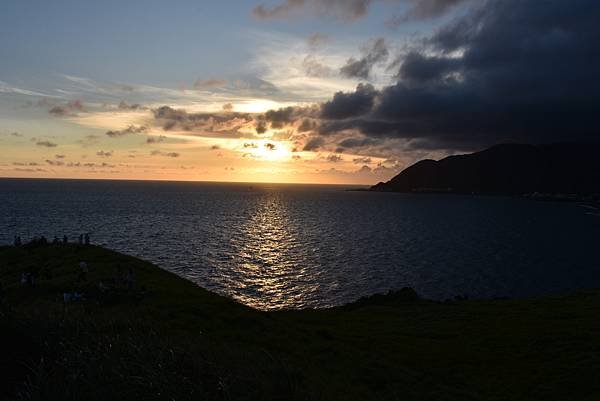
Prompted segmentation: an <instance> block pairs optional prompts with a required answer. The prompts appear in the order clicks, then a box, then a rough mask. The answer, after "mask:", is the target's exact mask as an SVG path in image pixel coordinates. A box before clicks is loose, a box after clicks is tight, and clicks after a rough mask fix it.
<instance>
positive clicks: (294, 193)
mask: <svg viewBox="0 0 600 401" xmlns="http://www.w3.org/2000/svg"><path fill="white" fill-rule="evenodd" d="M348 189H350V188H349V187H344V186H326V185H287V184H225V183H223V184H219V183H216V184H215V183H183V182H148V181H94V180H21V179H18V180H17V179H0V244H2V245H9V244H12V241H13V236H14V235H21V237H22V238H23V240H27V239H30V238H32V237H34V236H40V235H44V236H46V237H47V238H49V239H52V238H53V237H54V236H58V237H60V238H62V236H63V235H67V236H68V237H69V238H70V240H71V241H76V238H77V237H78V236H79V234H80V233H85V232H89V233H90V236H91V240H92V242H93V243H95V244H99V245H102V246H106V247H108V248H111V249H114V250H117V251H121V252H124V253H127V254H130V255H133V256H137V257H140V258H143V259H146V260H149V261H151V262H154V263H156V264H157V265H158V266H160V267H162V268H164V269H166V270H169V271H172V272H174V273H176V274H178V275H180V276H182V277H185V278H187V279H189V280H191V281H193V282H194V283H197V284H198V285H200V286H201V287H204V288H206V289H208V290H211V291H215V292H217V293H220V294H223V295H227V296H229V297H231V298H234V299H236V300H238V301H240V302H242V303H244V304H247V305H249V306H252V307H255V308H260V309H265V310H267V309H281V308H307V307H329V306H334V305H340V304H344V303H348V302H351V301H353V300H356V299H358V298H360V297H363V296H367V295H371V294H374V293H382V292H387V291H389V290H394V289H400V288H402V287H413V288H414V289H415V290H416V291H417V292H418V293H419V294H420V295H421V296H423V297H425V298H431V299H437V300H443V299H447V298H452V297H454V296H468V297H470V298H495V297H530V296H537V295H542V294H549V293H559V292H565V291H571V290H575V289H581V288H593V287H596V288H597V287H600V246H599V245H600V242H599V239H600V216H598V214H597V213H594V211H592V210H590V209H589V208H586V207H584V206H581V205H578V204H575V203H566V202H564V203H563V202H550V201H532V200H527V199H520V198H511V197H487V196H463V195H450V194H443V195H438V194H399V193H371V192H364V191H362V192H361V191H348Z"/></svg>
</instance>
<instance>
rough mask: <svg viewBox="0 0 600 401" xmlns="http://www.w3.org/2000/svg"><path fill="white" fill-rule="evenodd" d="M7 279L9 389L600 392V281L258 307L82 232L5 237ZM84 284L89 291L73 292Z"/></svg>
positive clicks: (119, 395) (118, 395) (264, 394)
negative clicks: (41, 238) (462, 296)
mask: <svg viewBox="0 0 600 401" xmlns="http://www.w3.org/2000/svg"><path fill="white" fill-rule="evenodd" d="M81 260H85V261H87V262H88V264H89V267H90V272H89V273H88V275H87V279H86V280H85V281H81V278H78V275H79V268H78V264H79V261H81ZM117 266H120V267H121V270H122V271H123V272H127V271H128V270H129V269H130V268H131V269H132V271H133V272H134V277H135V285H134V288H133V289H128V288H127V287H126V285H125V284H123V283H121V282H120V277H121V276H120V275H119V273H118V267H117ZM24 271H32V272H36V273H37V274H36V276H37V282H36V284H35V287H31V286H23V285H21V284H20V282H19V281H20V278H21V273H22V272H24ZM100 280H103V281H105V282H110V281H111V280H116V287H115V288H113V289H111V290H110V291H107V292H101V291H100V289H99V288H98V282H99V281H100ZM0 283H1V284H2V288H3V291H2V292H3V296H2V300H0V302H1V304H2V305H1V306H0V333H2V334H1V335H0V336H1V337H0V375H1V377H2V380H1V381H0V383H2V385H1V386H0V399H1V398H2V397H4V398H5V399H16V400H86V401H92V400H113V399H114V400H121V399H129V400H444V401H447V400H461V401H464V400H511V401H515V400H590V401H591V400H598V399H600V382H599V381H598V380H597V379H596V377H597V376H598V372H600V292H598V291H582V292H578V293H575V294H570V295H561V296H550V297H545V298H540V299H524V300H493V301H492V300H490V301H475V300H470V301H456V302H443V303H440V302H432V301H426V300H415V299H412V297H411V296H410V292H409V291H404V292H400V293H398V294H395V295H389V296H375V297H371V298H369V299H364V300H361V301H360V302H356V303H354V304H351V305H347V306H343V307H338V308H332V309H326V310H303V311H279V312H260V311H256V310H253V309H251V308H248V307H245V306H243V305H240V304H237V303H235V302H233V301H231V300H229V299H227V298H224V297H221V296H219V295H216V294H213V293H210V292H208V291H205V290H203V289H201V288H199V287H197V286H196V285H194V284H192V283H190V282H188V281H186V280H183V279H181V278H179V277H177V276H175V275H173V274H171V273H169V272H166V271H164V270H161V269H159V268H157V267H155V266H153V265H152V264H150V263H148V262H144V261H141V260H139V259H136V258H133V257H129V256H126V255H122V254H119V253H116V252H113V251H109V250H106V249H102V248H100V247H95V246H85V247H84V246H81V247H80V246H76V245H68V246H63V245H57V246H52V245H49V246H40V247H20V248H13V247H4V248H0ZM73 290H79V291H81V292H83V293H85V296H86V300H85V301H80V302H71V303H67V304H65V303H64V302H63V300H62V293H63V292H65V291H73Z"/></svg>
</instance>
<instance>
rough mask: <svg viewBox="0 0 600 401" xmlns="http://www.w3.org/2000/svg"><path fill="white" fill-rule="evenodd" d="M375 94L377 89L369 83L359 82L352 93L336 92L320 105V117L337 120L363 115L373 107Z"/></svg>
mask: <svg viewBox="0 0 600 401" xmlns="http://www.w3.org/2000/svg"><path fill="white" fill-rule="evenodd" d="M376 96H377V91H376V90H375V88H374V87H373V85H370V84H359V85H358V87H357V88H356V91H355V92H353V93H343V92H337V93H336V94H335V95H334V96H333V99H332V100H330V101H329V102H326V103H323V105H322V106H321V117H322V118H324V119H333V120H338V119H344V118H348V117H355V116H360V115H363V114H365V113H368V112H369V111H370V110H371V109H372V108H373V102H374V101H375V97H376Z"/></svg>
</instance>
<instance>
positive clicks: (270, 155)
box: [244, 139, 292, 162]
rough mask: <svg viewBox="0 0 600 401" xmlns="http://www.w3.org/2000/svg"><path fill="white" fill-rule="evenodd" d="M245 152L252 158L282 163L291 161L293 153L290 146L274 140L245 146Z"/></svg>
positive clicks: (260, 141)
mask: <svg viewBox="0 0 600 401" xmlns="http://www.w3.org/2000/svg"><path fill="white" fill-rule="evenodd" d="M244 150H245V152H246V153H248V154H250V155H251V156H252V157H254V158H256V159H260V160H265V161H272V162H280V161H287V160H291V158H292V151H291V150H290V148H289V146H288V144H286V143H284V142H279V141H273V140H267V139H264V140H258V141H253V142H252V143H250V144H248V143H246V144H244Z"/></svg>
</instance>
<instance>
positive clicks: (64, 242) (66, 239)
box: [63, 235, 69, 244]
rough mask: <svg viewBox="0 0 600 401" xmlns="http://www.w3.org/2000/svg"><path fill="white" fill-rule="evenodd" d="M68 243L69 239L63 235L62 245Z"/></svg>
mask: <svg viewBox="0 0 600 401" xmlns="http://www.w3.org/2000/svg"><path fill="white" fill-rule="evenodd" d="M68 242H69V238H67V236H66V235H63V244H66V243H68Z"/></svg>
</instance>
